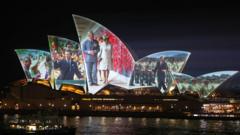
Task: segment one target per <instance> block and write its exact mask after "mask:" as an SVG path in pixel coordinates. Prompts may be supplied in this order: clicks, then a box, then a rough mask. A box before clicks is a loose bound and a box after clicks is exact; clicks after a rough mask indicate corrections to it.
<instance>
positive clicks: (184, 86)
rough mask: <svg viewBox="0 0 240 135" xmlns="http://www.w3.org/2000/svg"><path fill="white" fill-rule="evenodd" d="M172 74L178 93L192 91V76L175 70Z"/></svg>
mask: <svg viewBox="0 0 240 135" xmlns="http://www.w3.org/2000/svg"><path fill="white" fill-rule="evenodd" d="M172 74H173V76H174V78H175V81H176V84H177V87H178V90H179V92H180V93H185V92H186V91H189V92H190V91H193V88H192V85H191V83H192V80H193V79H194V77H192V76H190V75H187V74H183V73H177V72H172Z"/></svg>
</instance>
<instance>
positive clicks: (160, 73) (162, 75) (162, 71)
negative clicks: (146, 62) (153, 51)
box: [154, 56, 168, 92]
mask: <svg viewBox="0 0 240 135" xmlns="http://www.w3.org/2000/svg"><path fill="white" fill-rule="evenodd" d="M167 70H168V66H167V63H166V62H165V60H164V57H163V56H161V57H160V60H159V61H158V62H157V65H156V67H155V69H154V73H155V74H157V81H158V88H159V89H160V90H161V89H162V88H163V89H164V91H165V92H166V90H167V87H166V85H165V81H166V72H167Z"/></svg>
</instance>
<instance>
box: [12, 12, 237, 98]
mask: <svg viewBox="0 0 240 135" xmlns="http://www.w3.org/2000/svg"><path fill="white" fill-rule="evenodd" d="M73 20H74V23H75V27H76V31H77V35H78V39H79V42H76V41H73V40H70V39H67V38H63V37H60V36H54V35H49V36H48V44H49V49H50V52H47V51H42V50H37V49H16V50H15V52H16V54H17V56H18V58H19V61H20V63H21V65H22V69H23V71H24V73H25V76H26V79H27V81H28V82H38V81H39V83H42V84H45V85H47V86H48V85H49V86H51V87H52V89H55V90H62V91H70V92H73V93H77V94H79V95H83V94H96V95H98V94H101V93H106V94H107V95H110V94H109V93H110V92H109V91H108V90H107V88H118V90H116V91H115V92H116V93H124V94H128V93H134V92H136V93H137V92H138V91H139V90H140V91H141V90H144V89H148V90H149V91H151V90H155V91H157V92H158V94H162V93H171V92H172V91H173V90H178V92H179V93H180V94H186V93H194V94H197V95H198V96H199V97H201V98H207V97H208V96H209V95H210V94H211V93H213V92H214V91H215V89H217V88H218V87H219V86H221V84H224V82H225V81H227V80H228V79H229V78H231V77H232V76H234V75H235V74H237V73H239V72H238V71H231V70H229V71H219V72H213V73H207V74H204V75H200V76H197V77H194V76H191V75H188V74H185V73H182V72H183V69H184V67H185V65H186V63H187V61H188V59H189V57H190V54H191V53H190V52H187V51H180V50H165V51H159V50H158V51H157V52H156V53H152V54H149V55H147V56H145V57H143V58H141V59H136V58H135V59H134V57H133V52H132V51H130V48H128V47H127V45H126V44H125V43H124V42H123V41H122V40H120V38H119V37H117V36H116V35H115V34H114V33H113V32H111V31H110V30H109V29H107V28H106V27H104V26H103V25H101V24H99V23H97V22H95V21H93V20H91V19H88V18H85V17H82V16H77V15H73ZM40 80H44V81H40ZM149 91H148V93H149ZM151 92H152V91H151Z"/></svg>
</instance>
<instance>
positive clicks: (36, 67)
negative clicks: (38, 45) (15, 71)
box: [15, 49, 52, 81]
mask: <svg viewBox="0 0 240 135" xmlns="http://www.w3.org/2000/svg"><path fill="white" fill-rule="evenodd" d="M15 52H16V53H17V56H18V58H19V60H20V63H21V65H22V68H23V70H24V73H25V76H26V78H27V80H28V81H35V80H39V79H41V80H50V78H51V72H52V60H51V56H50V53H49V52H46V51H41V50H35V49H16V50H15Z"/></svg>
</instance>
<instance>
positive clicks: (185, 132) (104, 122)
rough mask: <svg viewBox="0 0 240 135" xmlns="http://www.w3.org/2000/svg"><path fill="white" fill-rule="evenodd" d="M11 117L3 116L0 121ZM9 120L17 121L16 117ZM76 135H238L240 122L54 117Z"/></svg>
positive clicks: (17, 116) (239, 133)
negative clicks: (75, 129) (73, 130)
mask: <svg viewBox="0 0 240 135" xmlns="http://www.w3.org/2000/svg"><path fill="white" fill-rule="evenodd" d="M10 117H11V116H9V115H4V116H3V121H6V120H7V119H9V118H10ZM13 117H16V118H20V117H22V116H20V115H14V116H13ZM57 118H59V119H60V120H63V121H62V122H63V124H64V125H65V126H74V127H76V128H77V131H76V135H112V134H115V135H135V134H137V135H143V134H144V135H145V134H146V135H161V134H164V135H165V134H167V135H199V134H200V135H225V134H230V135H240V120H231V121H230V120H229V121H223V120H187V119H166V118H133V117H79V116H76V117H69V116H63V117H57Z"/></svg>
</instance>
